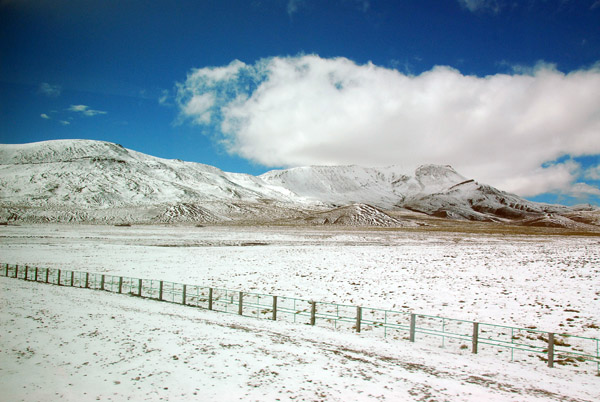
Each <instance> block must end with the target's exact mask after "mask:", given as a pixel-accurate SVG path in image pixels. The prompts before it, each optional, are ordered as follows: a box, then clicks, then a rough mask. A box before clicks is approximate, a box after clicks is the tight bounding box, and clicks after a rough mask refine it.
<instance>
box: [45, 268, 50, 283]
mask: <svg viewBox="0 0 600 402" xmlns="http://www.w3.org/2000/svg"><path fill="white" fill-rule="evenodd" d="M49 278H50V268H46V283H49V282H50V280H49Z"/></svg>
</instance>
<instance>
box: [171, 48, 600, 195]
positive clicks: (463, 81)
mask: <svg viewBox="0 0 600 402" xmlns="http://www.w3.org/2000/svg"><path fill="white" fill-rule="evenodd" d="M177 101H178V106H179V108H180V113H181V117H183V118H188V119H191V120H192V121H193V122H194V123H195V124H199V125H208V126H211V127H213V128H215V129H216V131H220V132H221V133H222V136H221V141H222V143H223V145H224V146H225V148H226V149H227V150H228V152H230V153H232V154H237V155H240V156H242V157H244V158H247V159H249V160H252V161H255V162H258V163H260V164H263V165H266V166H275V167H278V166H299V165H318V164H360V165H365V166H381V165H392V164H400V165H403V166H405V167H407V168H408V167H414V166H417V165H420V164H423V163H439V164H451V165H453V166H454V167H455V168H456V169H457V170H458V171H459V172H461V173H462V174H464V175H466V176H469V177H473V178H476V179H477V180H480V181H482V182H484V183H489V184H491V185H494V186H496V187H499V188H501V189H503V190H507V191H513V192H517V193H518V194H521V195H535V194H540V193H543V192H548V191H554V190H561V189H562V190H564V191H568V189H569V186H571V185H572V184H573V183H574V182H575V179H576V178H577V175H578V174H581V172H580V169H579V167H578V166H575V164H574V162H572V161H566V162H562V163H555V164H551V165H548V161H554V160H556V159H557V158H559V157H561V156H563V155H571V156H572V157H577V156H579V155H590V154H600V141H598V133H599V132H600V113H599V111H600V67H599V65H596V66H594V67H592V68H589V69H584V70H579V71H574V72H571V73H569V74H564V73H561V72H559V71H557V70H556V69H555V68H553V67H552V66H551V65H544V64H540V65H539V66H538V67H537V68H535V69H532V70H531V71H528V72H526V73H513V74H496V75H491V76H487V77H476V76H468V75H463V74H461V73H460V72H459V71H457V70H455V69H453V68H450V67H435V68H433V69H432V70H430V71H427V72H424V73H422V74H420V75H417V76H414V75H407V74H403V73H400V72H398V71H397V70H393V69H386V68H382V67H378V66H375V65H373V64H371V63H369V64H366V65H357V64H355V63H354V62H352V61H350V60H348V59H345V58H335V59H323V58H320V57H319V56H315V55H307V56H298V57H283V58H282V57H275V58H271V59H265V60H260V61H259V62H257V63H256V64H254V65H253V66H248V65H245V64H244V63H242V62H239V61H235V62H233V63H231V64H230V65H229V66H226V67H219V68H205V69H198V70H194V71H192V73H191V74H190V75H188V77H187V80H186V81H185V82H184V83H180V84H178V95H177ZM542 166H544V167H542Z"/></svg>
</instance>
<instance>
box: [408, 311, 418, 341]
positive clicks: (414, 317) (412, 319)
mask: <svg viewBox="0 0 600 402" xmlns="http://www.w3.org/2000/svg"><path fill="white" fill-rule="evenodd" d="M416 327H417V315H416V314H414V313H413V314H411V315H410V341H411V342H414V341H415V332H416V331H415V330H416Z"/></svg>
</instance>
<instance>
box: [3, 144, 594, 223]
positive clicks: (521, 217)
mask: <svg viewBox="0 0 600 402" xmlns="http://www.w3.org/2000/svg"><path fill="white" fill-rule="evenodd" d="M352 205H354V207H351V208H346V207H348V206H352ZM399 209H407V210H411V211H416V212H419V213H422V214H424V216H425V215H429V216H434V217H444V218H451V219H463V220H474V221H497V222H509V223H515V222H517V223H518V221H523V222H525V221H530V222H538V221H539V222H541V223H539V224H540V225H542V224H546V221H548V222H549V223H548V224H554V223H556V222H558V223H557V224H560V222H566V221H565V219H567V220H568V222H566V223H568V225H567V226H569V227H570V226H573V225H575V226H580V227H583V226H585V225H589V223H590V222H592V223H593V222H595V220H594V219H595V218H594V219H591V220H590V219H588V218H587V217H586V216H583V217H582V216H580V215H581V214H582V212H581V210H582V208H579V209H577V208H572V207H565V206H560V205H550V204H540V203H534V202H531V201H528V200H525V199H523V198H521V197H518V196H516V195H514V194H509V193H506V192H503V191H500V190H498V189H495V188H493V187H491V186H488V185H485V184H480V183H478V182H477V181H476V180H475V179H472V178H467V177H464V176H462V175H460V174H459V173H458V172H456V171H455V170H454V169H453V168H452V167H451V166H449V165H422V166H419V167H418V168H417V169H415V170H414V172H410V171H406V170H404V169H402V168H400V167H398V166H388V167H381V168H373V167H361V166H356V165H349V166H308V167H297V168H291V169H284V170H272V171H269V172H266V173H264V174H262V175H260V176H252V175H248V174H244V173H229V172H225V171H222V170H221V169H219V168H217V167H214V166H210V165H205V164H201V163H195V162H184V161H181V160H174V159H163V158H158V157H154V156H150V155H145V154H143V153H140V152H137V151H134V150H130V149H127V148H124V147H122V146H121V145H118V144H114V143H110V142H103V141H92V140H54V141H44V142H38V143H30V144H6V145H0V220H2V221H23V222H30V221H31V222H55V221H56V222H64V221H66V222H92V223H114V222H122V221H128V222H132V223H154V222H156V223H185V222H195V223H210V224H218V223H227V222H259V223H269V222H270V223H277V222H294V221H296V222H311V223H313V224H314V223H315V222H323V223H324V224H330V223H333V222H338V223H344V224H348V225H356V226H369V225H374V226H377V225H383V226H394V225H396V226H406V222H401V221H399V220H398V219H396V218H394V217H391V216H389V215H387V216H388V217H387V218H386V217H384V215H386V212H385V211H386V210H399ZM589 210H590V211H592V212H590V213H595V212H593V211H595V210H596V209H595V208H591V207H590V208H589ZM327 214H329V215H327ZM382 214H383V215H382ZM551 214H554V215H556V214H558V215H561V216H563V217H564V219H562V218H561V219H554V220H552V219H550V220H548V219H547V220H544V219H543V218H544V217H546V216H548V215H551ZM569 214H570V216H567V215H569ZM536 218H539V219H538V221H535V219H536Z"/></svg>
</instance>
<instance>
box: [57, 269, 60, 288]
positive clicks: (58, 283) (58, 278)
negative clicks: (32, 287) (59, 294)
mask: <svg viewBox="0 0 600 402" xmlns="http://www.w3.org/2000/svg"><path fill="white" fill-rule="evenodd" d="M56 284H57V285H58V286H60V269H59V270H58V277H57V278H56Z"/></svg>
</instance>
